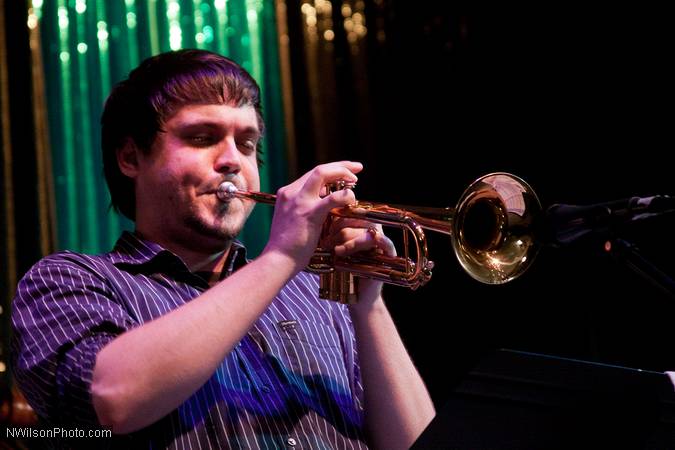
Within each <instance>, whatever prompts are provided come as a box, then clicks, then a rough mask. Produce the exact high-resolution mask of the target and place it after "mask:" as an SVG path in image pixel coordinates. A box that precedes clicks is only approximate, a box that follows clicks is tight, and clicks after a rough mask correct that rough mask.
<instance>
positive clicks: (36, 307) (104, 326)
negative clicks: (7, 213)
mask: <svg viewBox="0 0 675 450" xmlns="http://www.w3.org/2000/svg"><path fill="white" fill-rule="evenodd" d="M134 326H136V323H135V321H134V320H133V318H132V317H131V316H130V315H129V314H128V312H127V311H126V310H125V309H124V307H123V305H122V304H121V303H120V302H119V300H118V299H117V298H116V295H115V294H114V292H113V291H112V290H111V289H110V287H109V285H108V284H107V282H106V280H105V279H104V278H103V277H102V276H101V275H100V271H97V270H96V268H95V267H93V266H91V265H87V264H85V263H84V262H82V261H77V260H75V259H72V258H70V259H69V258H66V257H59V256H58V255H54V256H51V257H48V258H45V259H43V260H41V261H40V262H38V263H37V264H36V265H35V266H33V268H31V270H30V271H29V272H28V273H27V274H26V275H25V276H24V278H23V279H22V280H21V282H20V283H19V285H18V288H17V292H16V295H15V297H14V301H13V303H12V328H13V336H12V346H11V348H12V361H13V364H12V366H13V369H14V375H15V379H16V381H17V383H18V385H19V387H20V388H21V390H22V391H23V392H24V394H25V395H26V398H27V399H28V401H29V403H30V404H31V406H32V407H33V409H35V410H36V412H37V413H38V415H39V416H40V417H41V418H42V419H44V420H46V421H47V422H49V423H61V424H71V425H72V424H83V425H97V424H98V420H97V416H96V413H95V411H94V408H93V404H92V399H91V381H92V376H93V371H94V365H95V363H96V355H97V354H98V352H99V351H100V350H101V349H102V348H103V347H104V346H105V345H106V344H108V343H109V342H110V341H112V340H113V339H115V338H116V337H117V336H119V335H120V334H121V333H123V332H124V331H126V330H128V329H131V328H133V327H134Z"/></svg>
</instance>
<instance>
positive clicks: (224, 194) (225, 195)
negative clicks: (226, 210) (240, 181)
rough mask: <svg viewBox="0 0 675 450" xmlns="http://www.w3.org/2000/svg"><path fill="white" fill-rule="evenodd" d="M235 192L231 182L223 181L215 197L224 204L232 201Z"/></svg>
mask: <svg viewBox="0 0 675 450" xmlns="http://www.w3.org/2000/svg"><path fill="white" fill-rule="evenodd" d="M237 191H238V189H237V187H236V186H235V185H234V183H232V182H231V181H223V182H222V183H220V185H219V186H218V190H217V191H216V196H217V197H218V199H219V200H221V201H223V202H226V201H228V200H232V199H233V198H234V197H235V194H236V193H237Z"/></svg>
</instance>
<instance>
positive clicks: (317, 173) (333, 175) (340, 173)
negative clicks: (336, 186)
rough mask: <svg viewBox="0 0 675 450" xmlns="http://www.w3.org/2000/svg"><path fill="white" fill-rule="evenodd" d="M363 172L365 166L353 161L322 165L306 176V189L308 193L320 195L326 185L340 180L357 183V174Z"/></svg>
mask: <svg viewBox="0 0 675 450" xmlns="http://www.w3.org/2000/svg"><path fill="white" fill-rule="evenodd" d="M361 170H363V164H361V163H359V162H353V161H339V162H334V163H328V164H322V165H320V166H317V167H315V168H314V169H312V170H311V171H310V172H308V173H307V174H306V175H307V178H306V179H305V184H304V188H305V189H306V190H307V192H310V193H312V194H315V195H319V194H320V193H321V189H322V188H323V187H324V186H325V185H326V183H331V182H333V181H338V180H344V181H346V182H349V183H356V181H357V180H358V178H357V177H356V174H357V173H359V172H360V171H361Z"/></svg>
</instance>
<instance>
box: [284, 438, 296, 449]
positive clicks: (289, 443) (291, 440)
mask: <svg viewBox="0 0 675 450" xmlns="http://www.w3.org/2000/svg"><path fill="white" fill-rule="evenodd" d="M286 443H287V444H288V445H290V446H291V447H295V446H296V445H297V444H298V441H296V440H295V439H293V438H288V439H286Z"/></svg>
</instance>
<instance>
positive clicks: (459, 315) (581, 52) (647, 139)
mask: <svg viewBox="0 0 675 450" xmlns="http://www.w3.org/2000/svg"><path fill="white" fill-rule="evenodd" d="M290 5H292V2H289V10H292V8H291V7H290ZM369 8H370V9H369ZM366 11H367V12H368V11H376V12H378V14H377V15H376V14H375V13H371V14H370V15H369V16H368V14H367V18H368V20H369V22H368V23H370V24H371V27H369V33H368V37H367V39H366V43H365V48H366V54H367V56H366V57H365V66H364V67H365V70H363V71H360V72H359V74H360V77H362V79H360V82H361V83H363V84H364V85H366V86H367V88H368V98H367V99H368V105H367V108H364V106H363V105H362V104H360V103H362V102H363V98H361V100H358V101H357V100H355V97H356V96H357V93H358V92H362V90H361V91H359V88H357V87H355V83H354V77H353V76H352V74H353V71H354V69H355V65H356V64H355V62H354V57H353V55H350V53H349V49H348V47H347V46H346V45H344V44H340V42H341V41H340V37H341V36H340V34H339V33H340V29H339V27H336V36H337V38H336V41H335V48H334V51H335V77H336V80H337V95H336V98H337V101H336V104H335V105H331V107H332V108H334V116H333V120H334V121H335V123H334V124H333V125H334V126H333V129H334V130H335V131H334V132H333V134H332V135H331V136H330V141H331V142H334V146H333V147H332V148H330V149H329V151H328V156H327V157H325V159H327V160H329V159H354V160H358V161H362V162H363V163H364V165H365V170H364V172H363V173H362V175H361V176H360V181H359V183H360V184H359V186H358V188H357V196H358V197H360V198H362V199H367V200H373V201H386V202H392V203H399V204H412V205H426V206H454V205H455V202H456V201H457V200H458V199H459V196H460V195H461V193H462V192H463V190H464V189H465V188H466V187H467V186H468V185H469V184H470V183H471V181H473V180H474V179H475V178H478V177H479V176H481V175H483V174H484V173H488V172H491V171H508V172H512V173H515V174H517V175H518V176H520V177H522V178H524V179H525V180H526V181H528V182H529V183H530V185H531V186H532V187H533V188H534V189H535V191H536V192H537V194H538V196H539V198H540V200H541V202H542V204H543V205H544V207H546V206H548V205H551V204H553V203H571V204H591V203H596V202H603V201H609V200H614V199H620V198H623V197H631V196H635V195H638V196H649V195H654V194H675V183H674V178H673V176H672V174H671V167H672V163H671V162H670V159H671V157H672V155H671V154H672V150H673V148H674V145H673V144H674V142H673V133H672V122H673V105H674V104H675V103H674V102H673V100H674V98H673V86H672V80H673V79H675V77H674V75H675V74H674V73H673V68H672V67H673V65H672V64H671V62H670V59H671V58H672V55H673V54H674V52H673V50H674V49H673V27H672V25H671V24H670V22H672V20H671V19H672V14H671V13H669V12H666V10H665V7H663V8H657V9H652V8H648V7H646V6H645V7H643V6H642V5H640V6H639V7H638V6H637V4H632V5H627V6H624V7H617V6H616V5H607V6H588V5H572V4H569V3H566V4H548V3H547V4H546V5H521V6H513V5H511V4H509V5H508V6H500V7H498V8H497V9H495V8H492V9H489V10H488V9H483V10H478V9H476V8H469V7H466V6H464V5H462V4H457V3H455V2H432V1H414V2H413V1H403V0H400V1H391V2H383V1H380V2H374V3H373V2H366ZM337 14H339V12H337V13H335V12H334V18H335V19H336V22H337V20H339V19H340V17H339V16H338V15H337ZM378 18H379V19H380V24H381V26H382V27H383V29H384V30H385V31H386V40H385V41H384V42H381V41H378V40H377V39H376V38H375V35H376V32H377V28H376V26H375V25H374V24H375V23H376V20H377V19H378ZM289 23H290V25H291V27H290V37H291V44H292V43H293V42H297V41H298V40H300V39H301V34H300V26H301V23H300V22H299V21H296V22H295V23H294V22H293V18H292V17H290V18H289ZM294 26H295V28H294ZM342 37H344V36H342ZM291 48H292V53H291V57H292V63H293V78H294V94H295V106H296V114H297V119H296V120H297V123H299V124H301V125H302V126H298V127H297V129H296V133H297V135H298V151H299V163H300V169H301V172H304V171H305V170H308V169H309V168H311V167H313V166H314V164H315V162H316V159H317V150H316V148H315V146H316V144H317V138H316V136H313V132H316V130H313V129H312V128H311V127H307V123H312V117H311V112H310V109H311V108H310V107H309V100H308V98H307V92H306V89H303V85H302V82H303V73H304V70H305V67H304V66H303V63H304V60H303V55H302V52H301V49H299V48H298V47H295V48H294V47H293V45H291ZM362 55H363V53H362ZM319 159H320V158H319ZM674 226H675V220H673V218H672V217H671V218H667V219H659V220H656V221H650V222H645V223H640V224H638V225H636V226H634V227H631V228H630V229H628V230H626V231H623V232H621V234H620V235H621V236H622V237H625V238H630V239H631V240H632V241H633V242H635V243H636V244H637V245H638V246H639V247H640V249H641V250H642V252H643V254H644V255H645V256H646V257H648V258H649V259H650V260H651V261H653V262H654V263H655V264H657V265H658V266H659V267H660V268H661V269H663V270H664V271H666V272H667V273H669V274H671V275H673V274H675V264H674V263H673V260H672V258H671V253H672V251H673V249H675V245H674V244H675V238H674V237H673V232H672V230H673V229H675V228H674ZM390 234H392V235H393V236H397V235H398V234H399V232H398V231H393V232H391V233H390ZM428 237H429V243H430V249H431V255H432V259H434V260H435V262H436V269H435V270H434V277H433V278H432V280H431V282H430V283H429V284H428V285H427V286H425V287H422V288H420V289H419V290H418V291H416V292H410V291H408V290H406V289H404V288H398V287H387V288H385V289H386V298H387V301H388V305H389V307H390V309H391V310H392V313H393V315H394V317H395V320H396V322H397V324H398V326H399V329H400V331H401V333H402V335H403V337H404V340H405V341H406V343H407V345H408V348H409V350H410V352H411V354H412V356H413V359H414V360H415V362H416V363H417V365H418V367H419V369H420V371H421V373H422V375H423V377H424V378H425V380H426V381H427V383H428V385H429V388H430V390H431V393H432V396H433V398H434V400H435V401H436V402H437V403H442V402H443V401H444V399H445V398H446V397H447V395H448V393H449V390H450V389H452V387H453V386H454V384H455V383H456V382H457V381H458V380H459V379H461V378H462V377H463V376H464V375H465V373H466V371H467V370H468V369H469V368H471V367H472V366H473V365H474V364H475V363H476V362H477V361H478V360H479V359H480V358H481V357H482V356H483V355H484V354H486V353H487V352H489V351H491V350H493V349H496V348H502V347H508V348H513V349H518V350H527V351H534V352H540V353H544V354H552V355H559V356H567V357H573V358H580V359H584V360H590V361H598V362H605V363H612V364H618V365H624V366H629V367H635V368H641V369H651V370H657V371H663V370H669V369H670V370H673V369H675V339H673V336H672V335H673V330H674V329H675V326H674V325H673V320H674V319H675V314H674V313H675V297H674V296H672V295H671V296H669V295H666V294H664V293H662V292H661V291H659V290H658V289H656V288H654V287H653V286H651V285H650V284H648V283H647V282H646V281H645V280H643V279H641V278H640V277H638V276H637V275H635V274H634V273H633V272H631V271H630V270H628V269H627V268H626V267H625V266H624V265H623V264H622V263H621V262H620V261H616V260H614V259H612V258H611V257H609V256H608V255H605V254H603V252H602V250H601V249H602V243H603V240H602V239H601V238H602V237H599V238H598V239H597V240H596V241H592V242H588V243H586V244H585V245H581V246H578V247H575V248H568V249H550V248H544V249H543V250H542V251H541V252H540V253H539V255H538V257H537V258H536V261H535V263H534V265H533V267H532V268H531V269H530V271H528V272H527V273H526V274H525V275H524V276H522V277H521V278H520V279H518V280H516V281H514V282H512V283H510V284H508V285H503V286H485V285H481V284H480V283H478V282H476V281H473V280H472V279H471V278H469V276H468V275H466V274H465V273H464V272H463V271H462V269H461V268H460V266H459V264H458V263H457V261H456V259H455V257H454V255H453V254H452V249H451V245H450V239H449V238H448V237H447V236H443V235H437V234H432V235H430V236H428Z"/></svg>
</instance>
